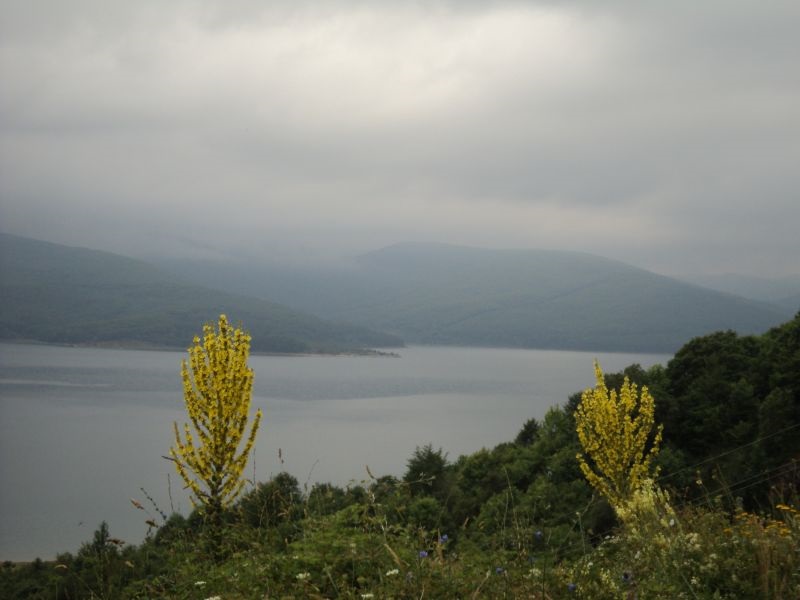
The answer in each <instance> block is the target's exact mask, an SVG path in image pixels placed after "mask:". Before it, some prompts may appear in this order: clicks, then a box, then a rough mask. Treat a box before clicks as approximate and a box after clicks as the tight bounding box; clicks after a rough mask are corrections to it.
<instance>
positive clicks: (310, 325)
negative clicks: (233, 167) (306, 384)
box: [0, 235, 798, 352]
mask: <svg viewBox="0 0 800 600" xmlns="http://www.w3.org/2000/svg"><path fill="white" fill-rule="evenodd" d="M0 241H1V242H2V244H0V246H1V247H0V250H2V252H0V254H1V255H2V258H1V259H0V260H1V262H0V264H1V265H2V270H1V271H0V291H2V309H0V335H2V337H3V338H5V339H31V340H38V341H46V342H62V343H63V342H67V343H106V344H108V343H119V344H131V343H135V342H137V343H147V344H153V345H164V346H172V347H181V346H183V345H185V344H186V343H188V341H189V340H190V339H191V336H192V335H193V334H194V332H195V331H196V330H197V328H198V327H199V324H200V323H202V322H203V321H209V320H213V319H214V318H215V315H216V314H218V313H220V312H226V313H228V314H229V316H230V317H231V318H233V319H235V320H238V321H241V322H243V323H244V325H245V326H246V327H247V328H248V329H249V330H250V331H251V333H252V334H253V338H254V348H255V349H260V350H264V351H277V352H283V351H286V352H308V351H341V350H343V349H348V348H351V349H352V348H363V347H365V346H371V347H377V346H392V345H397V344H399V343H402V342H401V340H402V341H405V342H406V343H413V344H434V345H467V346H497V347H512V348H548V349H580V350H619V351H644V352H647V351H652V352H671V351H674V350H675V349H677V348H678V347H679V346H680V345H682V344H683V343H685V341H686V340H687V339H689V338H691V337H694V336H698V335H703V334H706V333H709V332H712V331H717V330H723V329H734V330H737V331H738V332H740V333H743V334H746V333H758V332H763V331H765V330H767V329H768V328H770V327H772V326H774V325H777V324H779V323H781V322H782V321H784V320H786V319H788V318H790V317H791V316H792V314H793V312H794V311H795V310H796V309H797V308H798V307H796V306H795V307H792V306H785V307H782V306H780V305H777V304H769V303H766V302H759V301H755V300H750V299H746V298H742V297H739V296H735V295H732V294H728V293H723V292H719V291H714V290H709V289H706V288H702V287H699V286H696V285H692V284H689V283H685V282H681V281H678V280H675V279H671V278H668V277H664V276H661V275H657V274H654V273H651V272H649V271H646V270H643V269H639V268H637V267H633V266H630V265H627V264H624V263H621V262H618V261H614V260H609V259H605V258H601V257H598V256H593V255H590V254H584V253H577V252H564V251H552V250H487V249H480V248H469V247H461V246H451V245H444V244H397V245H394V246H390V247H387V248H382V249H379V250H376V251H374V252H370V253H368V254H364V255H361V256H359V257H357V258H355V259H354V260H353V261H352V262H350V263H349V264H341V265H338V266H326V267H305V268H300V267H280V266H275V265H268V264H266V263H232V262H225V263H223V262H212V261H181V260H175V259H171V260H166V259H165V260H163V261H162V264H160V265H159V267H160V268H156V267H154V266H151V265H149V264H147V263H146V262H143V261H139V260H135V259H131V258H126V257H121V256H119V255H114V254H110V253H106V252H100V251H91V250H87V249H78V248H71V247H67V246H60V245H56V244H49V243H46V242H40V241H36V240H30V239H25V238H19V237H16V236H10V235H2V236H0ZM345 324H346V325H345Z"/></svg>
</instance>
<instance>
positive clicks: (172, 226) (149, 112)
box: [0, 0, 800, 274]
mask: <svg viewBox="0 0 800 600" xmlns="http://www.w3.org/2000/svg"><path fill="white" fill-rule="evenodd" d="M0 6H2V8H1V9H0V10H1V11H2V12H0V23H1V25H0V75H2V81H3V85H2V86H1V87H0V218H1V219H2V223H3V225H2V228H3V229H4V230H5V231H8V232H11V233H19V234H23V235H31V236H34V237H42V238H46V239H52V240H53V241H60V242H67V243H76V244H78V243H80V244H84V245H88V246H93V247H101V248H106V249H111V250H118V251H122V252H126V253H132V254H140V255H147V254H152V253H158V252H163V253H204V254H212V255H214V254H233V255H247V256H255V255H260V254H269V255H270V256H291V255H297V254H298V253H300V254H304V255H305V254H307V255H308V256H318V255H336V254H348V253H352V252H359V251H364V250H367V249H370V248H373V247H376V246H381V245H386V244H391V243H394V242H397V241H401V240H435V241H448V242H456V243H466V244H474V245H486V246H516V247H552V248H564V249H576V250H585V251H589V252H593V253H597V254H601V255H606V256H611V257H615V258H620V259H623V260H627V261H628V262H632V263H634V264H638V265H641V266H645V267H649V268H653V269H657V270H660V271H662V272H668V273H686V272H699V271H709V272H713V271H735V272H743V273H748V272H749V273H760V274H788V273H797V272H798V271H800V267H799V266H798V265H800V236H798V235H797V228H798V224H800V198H798V195H797V190H798V189H800V185H799V184H800V175H799V174H798V172H799V170H798V168H797V165H798V162H799V161H800V109H798V107H800V77H798V75H797V74H796V72H797V66H796V65H797V63H798V59H800V41H798V38H797V35H796V31H795V28H794V26H793V24H796V23H797V22H798V18H799V17H800V5H798V4H797V3H795V2H785V3H782V2H767V3H764V2H704V3H701V4H700V5H699V6H698V3H694V2H671V3H664V4H663V5H659V6H656V7H653V6H651V5H650V4H648V6H647V8H645V7H644V5H642V4H641V3H638V2H611V3H602V7H599V6H598V3H582V2H558V3H556V2H539V3H536V2H490V3H477V2H476V3H471V2H455V1H452V2H436V3H411V4H404V3H390V2H385V3H375V2H371V3H367V2H332V3H330V2H319V3H310V2H309V3H303V2H293V3H277V2H276V3H274V4H272V3H265V2H247V1H237V2H230V1H229V2H222V1H219V2H216V1H205V2H203V1H200V0H197V1H191V0H185V1H182V2H174V3H162V2H152V1H140V2H135V3H129V2H108V1H106V2H102V1H94V2H89V1H83V2H70V3H63V2H56V1H52V2H30V1H24V2H23V1H20V2H9V1H4V2H2V4H0Z"/></svg>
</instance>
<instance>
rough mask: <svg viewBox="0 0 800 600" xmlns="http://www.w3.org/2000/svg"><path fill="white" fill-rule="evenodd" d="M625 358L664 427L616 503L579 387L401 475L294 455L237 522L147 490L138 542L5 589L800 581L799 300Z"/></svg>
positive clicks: (280, 591)
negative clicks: (473, 446) (501, 437)
mask: <svg viewBox="0 0 800 600" xmlns="http://www.w3.org/2000/svg"><path fill="white" fill-rule="evenodd" d="M625 376H627V377H628V378H629V380H630V382H632V383H635V384H637V385H638V386H647V387H648V388H649V394H650V395H651V396H652V398H654V399H655V403H654V411H655V414H654V416H653V418H652V423H656V424H659V423H660V424H663V438H662V440H661V444H660V446H661V452H660V453H659V454H658V456H655V457H654V458H653V466H655V467H658V468H660V473H659V475H658V476H657V478H655V479H649V478H647V477H645V476H643V474H642V476H641V477H640V478H639V480H638V483H637V485H636V486H635V487H634V488H632V489H631V490H629V492H626V496H625V501H624V502H618V501H616V500H615V506H614V508H612V506H610V505H609V503H608V501H607V500H606V498H605V497H604V496H603V495H601V494H599V493H596V492H594V491H593V489H594V488H593V487H592V486H591V485H590V484H589V483H588V482H587V480H586V478H585V477H584V473H583V472H582V470H581V466H580V463H579V461H578V460H577V459H576V455H577V454H578V453H580V452H582V450H583V449H584V448H585V446H581V443H580V440H579V437H578V434H577V431H576V425H577V424H576V417H575V415H576V408H577V407H578V406H579V403H580V400H581V396H580V394H576V395H575V396H573V397H571V398H570V399H569V401H568V402H567V403H566V404H565V405H564V406H563V407H560V408H553V409H551V410H550V411H549V412H548V413H547V415H546V416H545V417H544V418H543V419H542V420H541V421H537V420H533V419H532V420H529V421H528V422H527V423H525V424H524V425H523V426H522V427H521V430H520V432H519V434H518V436H517V437H516V439H515V440H513V441H511V442H507V443H503V444H500V445H498V446H497V447H495V448H493V449H482V450H480V451H478V452H476V453H474V454H471V455H469V456H461V457H458V458H457V459H456V460H455V461H450V460H449V459H448V456H447V454H446V453H445V452H444V451H443V450H442V449H437V448H435V447H434V446H433V445H430V444H429V445H426V446H423V447H419V448H417V450H416V452H414V454H413V455H412V456H411V457H410V458H409V460H408V463H407V469H406V472H405V474H404V476H403V477H402V478H401V479H397V478H393V477H385V476H384V477H380V476H375V475H373V474H370V473H367V475H366V476H365V480H364V481H363V482H361V483H359V484H357V485H352V486H349V487H347V488H340V487H337V486H332V485H327V484H317V485H315V486H313V487H311V488H309V489H301V487H300V486H299V485H298V482H297V480H296V479H294V477H292V476H291V475H290V474H287V473H282V474H280V475H278V476H276V477H275V478H273V479H272V480H271V481H269V482H262V483H258V484H257V485H254V486H251V489H250V490H249V491H248V492H247V493H245V494H244V495H243V496H242V497H241V498H240V499H239V500H238V501H237V502H235V503H234V504H232V505H230V506H229V507H227V508H225V509H224V511H223V514H222V519H221V521H222V524H221V525H220V526H221V527H222V534H223V535H222V536H218V535H217V534H216V533H215V529H214V528H213V527H211V524H210V523H209V521H208V519H205V518H204V516H203V515H204V514H205V513H204V512H203V511H202V510H198V511H195V512H194V513H193V514H192V515H190V516H189V517H188V518H185V517H183V516H181V515H166V514H164V513H162V512H161V511H160V510H159V509H158V507H155V506H152V503H150V504H148V501H147V499H141V500H142V502H141V503H140V502H139V500H137V501H135V503H134V506H135V510H142V511H143V520H146V521H147V522H148V523H149V526H150V529H149V531H148V535H147V539H146V540H145V541H144V542H143V543H142V544H140V545H138V546H131V545H126V544H124V543H123V542H121V541H120V540H116V539H114V538H113V537H111V535H110V533H109V529H108V527H107V526H106V525H105V524H102V525H101V526H100V527H99V528H98V530H97V531H96V532H95V535H94V539H93V540H91V541H89V542H87V543H86V544H84V545H83V546H82V547H81V548H80V549H79V550H78V551H77V553H75V554H63V555H60V556H59V557H58V558H57V560H56V561H55V562H53V563H43V562H41V561H37V562H34V563H32V564H29V565H12V564H6V565H4V566H3V567H2V575H1V576H0V597H4V598H6V597H7V598H64V599H67V598H69V599H72V598H181V599H184V598H185V599H209V598H221V599H231V598H334V597H338V598H542V599H544V598H636V597H638V598H731V599H733V598H797V597H800V555H798V548H800V504H799V499H798V484H800V470H798V459H800V435H798V433H800V315H798V316H796V317H795V318H794V320H792V321H790V322H789V323H786V324H785V325H783V326H781V327H778V328H775V329H773V330H771V331H770V332H768V333H767V334H765V335H763V336H747V337H740V336H737V335H736V334H734V333H731V332H723V333H716V334H713V335H710V336H706V337H703V338H697V339H695V340H692V341H691V342H690V343H688V344H687V345H686V346H684V347H683V348H682V349H681V350H680V351H679V352H678V353H677V354H676V355H675V357H674V358H673V360H671V361H670V363H669V364H668V365H667V366H666V367H661V366H656V367H653V368H651V369H648V370H644V369H642V368H640V367H638V366H636V365H634V366H631V367H629V368H627V369H626V370H625V371H624V372H623V373H617V374H612V375H606V376H605V377H604V379H603V383H604V384H605V386H607V387H608V388H609V389H620V388H624V384H623V379H624V377H625ZM633 396H635V394H633ZM645 405H647V404H645ZM584 413H585V414H588V412H587V411H584ZM648 422H649V417H648ZM652 442H653V439H652V437H651V440H650V446H652V445H653V444H652ZM651 474H652V473H651Z"/></svg>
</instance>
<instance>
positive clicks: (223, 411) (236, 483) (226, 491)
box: [170, 315, 261, 519]
mask: <svg viewBox="0 0 800 600" xmlns="http://www.w3.org/2000/svg"><path fill="white" fill-rule="evenodd" d="M188 352H189V361H188V362H187V361H186V360H184V361H182V362H181V378H182V380H183V398H184V402H185V404H186V411H187V413H188V415H189V420H190V421H191V427H190V426H189V424H188V423H184V426H183V437H181V433H180V431H179V429H178V424H177V423H173V427H174V431H175V447H174V448H170V455H171V456H172V459H173V461H174V463H175V467H176V469H177V470H178V473H179V474H180V476H181V477H182V478H183V480H184V481H185V482H186V487H187V488H189V489H190V490H191V492H192V503H193V504H195V505H196V504H197V502H198V501H199V502H200V503H201V504H202V505H203V506H204V507H205V508H206V509H207V510H208V512H209V513H210V515H212V518H215V519H216V518H219V516H220V513H221V509H222V508H223V507H224V506H227V505H229V504H230V503H231V502H232V501H233V500H234V499H235V498H236V497H237V496H238V495H239V494H240V493H241V491H242V488H243V486H244V483H245V480H244V479H243V478H242V472H243V471H244V468H245V466H246V465H247V458H248V456H249V454H250V450H251V449H252V447H253V443H254V442H255V438H256V432H257V431H258V426H259V424H260V422H261V410H260V409H259V410H257V411H256V415H255V419H254V420H253V423H252V426H251V427H250V433H249V435H248V436H247V438H246V439H245V431H246V429H247V421H248V416H249V412H250V398H251V393H252V389H253V370H252V369H250V368H249V367H248V365H247V359H248V356H249V354H250V336H249V335H248V334H247V333H245V332H244V331H242V330H241V329H238V328H233V327H231V325H230V324H229V323H228V319H227V318H226V316H225V315H220V317H219V323H218V329H217V330H216V331H215V329H214V326H213V325H211V324H208V323H207V324H205V325H204V326H203V339H202V340H201V339H200V338H199V337H197V336H195V338H194V340H193V345H192V347H191V348H189V350H188ZM243 439H245V443H244V446H243V448H242V449H241V451H239V446H240V445H241V442H242V440H243ZM237 452H238V454H237Z"/></svg>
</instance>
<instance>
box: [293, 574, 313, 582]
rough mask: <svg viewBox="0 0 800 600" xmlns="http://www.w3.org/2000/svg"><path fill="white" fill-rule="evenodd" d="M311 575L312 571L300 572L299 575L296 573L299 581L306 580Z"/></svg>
mask: <svg viewBox="0 0 800 600" xmlns="http://www.w3.org/2000/svg"><path fill="white" fill-rule="evenodd" d="M309 577H311V573H298V574H297V575H295V579H297V580H299V581H305V580H306V579H308V578H309Z"/></svg>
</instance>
